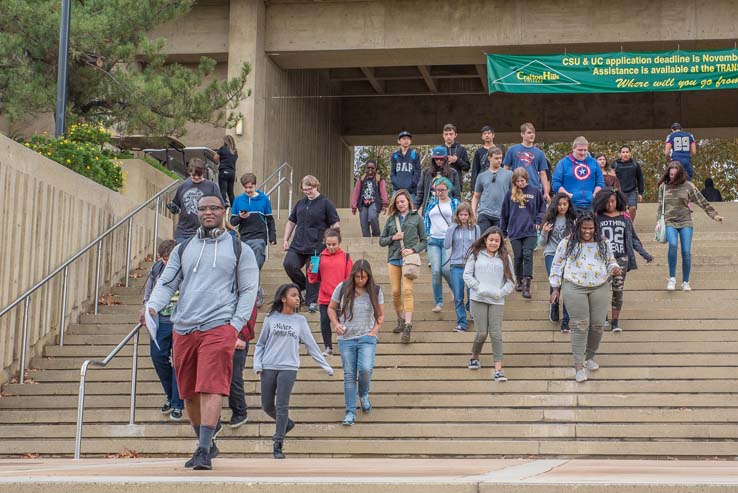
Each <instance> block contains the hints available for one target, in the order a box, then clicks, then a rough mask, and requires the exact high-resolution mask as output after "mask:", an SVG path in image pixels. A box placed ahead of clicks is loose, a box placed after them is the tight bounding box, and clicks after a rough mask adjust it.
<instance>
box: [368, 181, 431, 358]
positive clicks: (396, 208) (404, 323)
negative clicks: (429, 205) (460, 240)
mask: <svg viewBox="0 0 738 493" xmlns="http://www.w3.org/2000/svg"><path fill="white" fill-rule="evenodd" d="M398 221H399V223H400V231H399V232H398V231H397V222H398ZM403 242H404V249H403ZM379 245H380V246H383V247H388V251H387V269H388V271H389V278H390V284H391V286H392V303H393V304H394V306H395V312H397V325H396V326H395V328H394V329H393V330H392V332H394V333H395V334H398V333H400V332H402V342H403V343H404V344H407V343H409V342H410V332H411V331H412V329H413V307H414V300H413V280H412V279H408V278H407V277H405V276H403V275H402V263H403V257H406V256H407V255H410V254H413V253H420V252H422V251H423V250H425V247H426V245H427V243H426V237H425V226H424V225H423V218H422V217H420V214H418V213H417V212H416V211H414V210H413V206H412V199H411V197H410V192H408V191H407V190H404V189H403V190H398V191H396V192H395V193H394V195H392V198H391V199H390V202H389V209H388V211H387V222H386V223H384V229H383V230H382V234H381V236H380V237H379Z"/></svg>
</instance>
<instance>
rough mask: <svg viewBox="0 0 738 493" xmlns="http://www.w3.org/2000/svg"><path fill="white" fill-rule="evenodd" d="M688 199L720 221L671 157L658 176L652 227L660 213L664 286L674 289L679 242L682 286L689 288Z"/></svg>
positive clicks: (678, 163)
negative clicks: (666, 263)
mask: <svg viewBox="0 0 738 493" xmlns="http://www.w3.org/2000/svg"><path fill="white" fill-rule="evenodd" d="M690 202H695V203H696V204H697V205H699V206H700V207H702V209H703V210H704V211H705V213H706V214H707V215H708V216H710V217H711V218H712V219H714V220H716V221H717V222H719V223H722V222H723V218H722V216H719V215H718V213H717V211H716V210H715V208H714V207H713V206H712V205H710V203H709V202H708V201H707V200H706V199H705V197H703V196H702V193H700V191H699V190H697V187H695V186H694V185H693V184H692V182H691V181H689V180H688V179H687V173H686V172H685V171H684V168H683V167H682V164H681V163H680V162H679V161H672V162H670V163H669V167H668V168H666V171H665V172H664V175H663V176H662V177H661V179H660V180H659V202H658V203H659V206H658V214H657V216H656V218H657V219H656V227H658V224H659V223H658V219H659V218H660V216H661V214H663V215H664V221H665V223H666V241H667V242H668V243H669V253H668V260H669V279H668V281H667V282H666V289H667V290H669V291H674V289H676V263H677V246H678V245H679V243H681V246H682V290H683V291H692V288H691V287H690V286H689V274H690V271H691V270H692V233H693V231H694V227H693V225H692V210H691V209H690V208H689V204H690Z"/></svg>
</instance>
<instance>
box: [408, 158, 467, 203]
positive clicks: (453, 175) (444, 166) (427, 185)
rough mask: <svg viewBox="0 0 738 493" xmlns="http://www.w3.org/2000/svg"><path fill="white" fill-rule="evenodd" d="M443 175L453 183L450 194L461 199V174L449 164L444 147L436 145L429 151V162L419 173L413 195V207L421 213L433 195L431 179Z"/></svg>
mask: <svg viewBox="0 0 738 493" xmlns="http://www.w3.org/2000/svg"><path fill="white" fill-rule="evenodd" d="M439 176H443V177H445V178H448V179H449V180H450V181H451V183H452V184H453V186H454V187H453V191H452V192H451V195H453V196H454V197H456V198H457V199H459V200H461V175H459V173H458V172H457V171H456V170H455V169H454V168H452V167H451V166H449V164H448V155H447V154H446V148H445V147H443V146H437V147H434V148H433V152H432V153H431V163H430V165H428V167H426V168H425V169H424V170H423V172H422V173H421V174H420V183H418V193H417V195H416V196H415V209H416V210H417V211H418V212H420V213H422V212H424V211H425V205H426V204H427V203H428V201H429V200H430V199H431V198H432V197H433V180H435V179H436V178H437V177H439Z"/></svg>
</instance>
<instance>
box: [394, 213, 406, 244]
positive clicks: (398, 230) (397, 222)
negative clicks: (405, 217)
mask: <svg viewBox="0 0 738 493" xmlns="http://www.w3.org/2000/svg"><path fill="white" fill-rule="evenodd" d="M395 226H396V227H397V232H398V233H399V232H400V231H402V227H400V219H399V218H398V217H397V216H396V215H395ZM400 246H401V247H402V249H403V250H404V249H405V240H404V239H400Z"/></svg>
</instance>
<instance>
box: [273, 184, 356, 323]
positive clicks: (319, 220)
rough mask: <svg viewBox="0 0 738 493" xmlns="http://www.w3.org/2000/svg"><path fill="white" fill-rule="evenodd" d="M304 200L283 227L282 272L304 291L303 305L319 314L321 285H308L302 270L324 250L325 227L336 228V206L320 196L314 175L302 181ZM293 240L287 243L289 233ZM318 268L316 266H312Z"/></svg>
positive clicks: (297, 205) (337, 219)
mask: <svg viewBox="0 0 738 493" xmlns="http://www.w3.org/2000/svg"><path fill="white" fill-rule="evenodd" d="M301 185H302V191H303V193H304V194H305V198H304V199H302V200H300V201H299V202H297V204H295V207H294V208H293V209H292V212H291V213H290V217H289V219H288V220H287V224H286V225H285V227H284V243H283V245H282V246H283V248H284V251H285V252H287V255H285V257H284V262H283V263H282V265H283V266H284V270H285V272H286V273H287V275H288V276H289V278H290V280H292V282H293V283H295V284H297V286H298V287H299V288H300V291H301V292H302V291H303V290H304V291H305V295H304V298H305V299H304V302H305V303H307V304H308V309H309V310H310V312H311V313H314V312H317V311H318V289H319V288H320V283H310V282H308V280H307V278H306V277H305V274H303V272H302V268H303V266H304V265H305V264H307V263H308V262H309V261H310V257H311V256H318V255H319V254H320V252H322V251H323V248H325V246H324V245H323V235H324V234H325V230H327V229H328V228H332V229H339V228H340V227H341V224H340V222H339V217H338V211H336V206H334V205H333V203H332V202H331V201H330V200H328V199H327V198H325V197H324V196H323V195H321V193H320V182H319V181H318V179H317V178H316V177H314V176H313V175H306V176H305V177H304V178H303V179H302V180H301ZM293 232H294V233H295V237H294V238H293V239H292V244H290V237H291V236H292V233H293ZM315 268H317V264H316V265H315Z"/></svg>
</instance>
